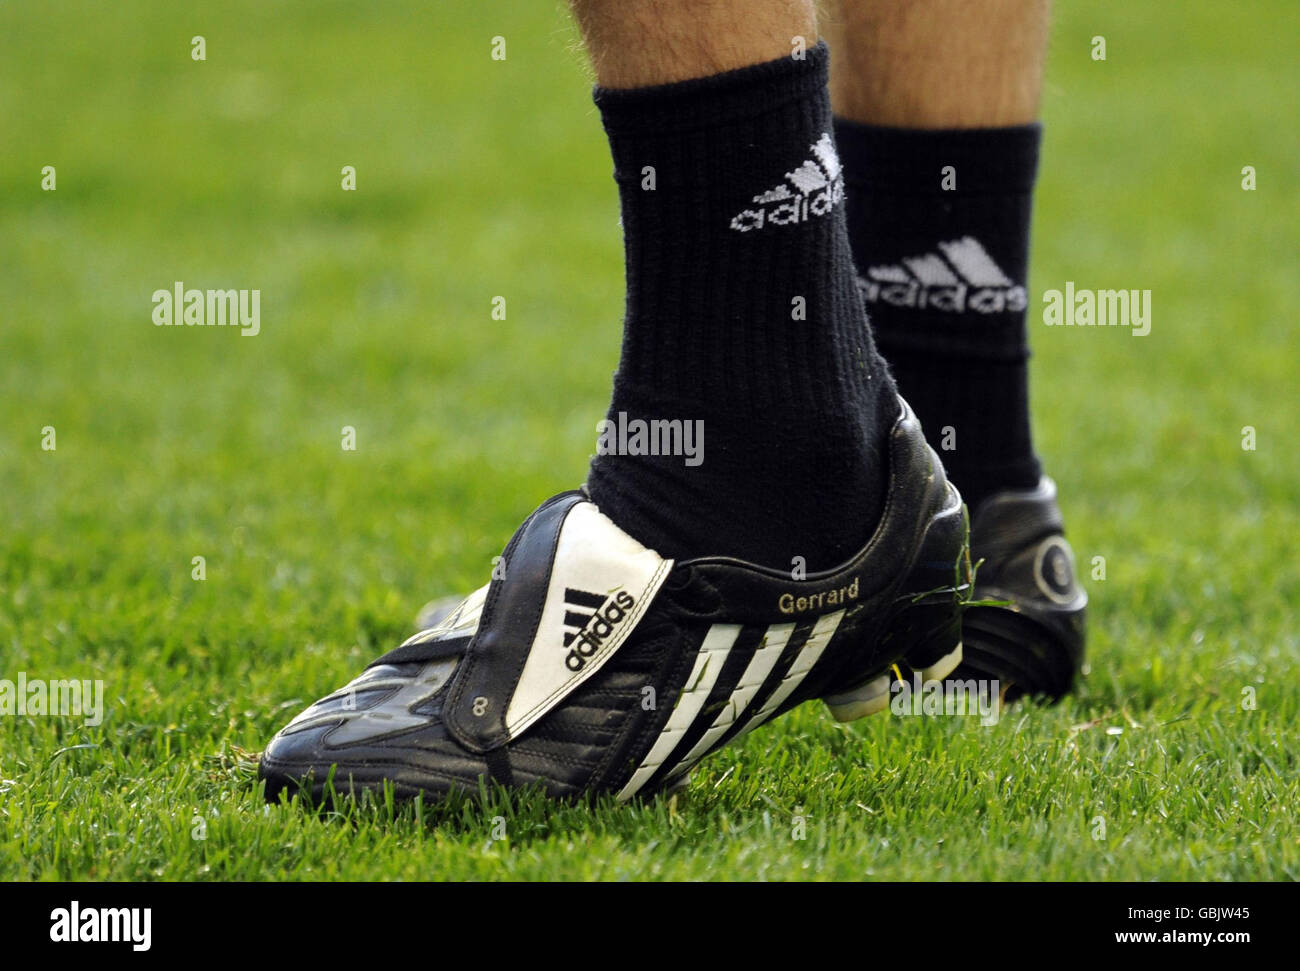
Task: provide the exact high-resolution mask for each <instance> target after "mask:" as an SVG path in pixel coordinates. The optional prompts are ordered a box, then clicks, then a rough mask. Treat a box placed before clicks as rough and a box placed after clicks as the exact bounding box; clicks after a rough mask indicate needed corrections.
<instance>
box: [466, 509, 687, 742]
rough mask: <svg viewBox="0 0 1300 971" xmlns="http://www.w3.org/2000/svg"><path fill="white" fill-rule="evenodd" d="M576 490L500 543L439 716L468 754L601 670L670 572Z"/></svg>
mask: <svg viewBox="0 0 1300 971" xmlns="http://www.w3.org/2000/svg"><path fill="white" fill-rule="evenodd" d="M672 565H673V561H672V560H666V559H664V558H663V557H661V556H660V555H659V554H658V553H656V552H655V551H654V550H650V549H647V548H646V547H644V546H642V545H641V544H640V543H638V542H637V541H636V540H635V539H633V538H632V537H631V536H628V535H627V533H625V532H623V530H621V529H619V528H618V526H616V525H615V524H614V523H613V521H612V520H610V519H609V517H607V516H605V515H604V514H603V513H601V512H600V510H599V509H597V508H596V506H595V504H594V503H592V502H591V501H590V500H588V499H586V498H585V497H584V496H583V495H581V494H580V493H576V492H573V493H565V494H563V495H560V496H557V497H555V498H554V499H552V500H550V501H549V502H547V503H545V504H543V505H542V506H541V508H539V509H538V510H537V512H535V513H533V515H532V516H531V517H529V519H528V521H527V522H526V523H524V525H523V526H522V527H521V528H520V530H519V532H518V533H516V534H515V537H514V539H513V540H511V542H510V545H509V546H508V547H507V548H506V554H505V556H504V557H503V560H502V563H501V567H502V569H501V570H500V571H499V576H498V578H497V579H495V580H493V581H492V584H491V586H490V587H489V589H488V595H487V601H486V603H485V604H484V607H483V614H482V617H481V619H480V622H479V625H478V630H477V632H476V633H475V635H474V638H473V640H472V641H470V643H469V646H468V649H467V651H466V654H465V660H464V661H463V662H462V663H461V665H460V668H459V670H458V671H457V672H456V676H455V679H454V680H453V682H452V685H451V690H450V694H449V696H448V700H447V705H446V708H445V709H444V712H445V713H444V718H445V720H446V724H447V728H448V730H449V731H450V732H451V733H452V735H453V736H454V737H455V738H456V739H457V740H458V741H459V742H460V743H461V744H462V745H464V746H465V747H466V748H468V749H470V750H471V751H476V752H485V751H489V750H491V749H493V748H497V747H499V746H501V745H504V744H505V743H506V742H508V741H509V740H510V739H512V738H515V737H516V736H518V735H520V734H521V733H522V732H524V731H526V730H527V729H528V728H529V726H531V725H532V724H534V723H535V722H536V721H537V720H538V719H540V718H541V717H542V716H543V715H545V714H546V713H547V712H548V711H550V710H551V709H552V708H554V707H555V706H556V705H558V704H559V703H560V702H561V701H563V700H564V698H566V697H567V696H568V695H569V694H570V693H571V692H572V691H573V690H574V689H575V688H577V687H578V685H580V684H582V683H583V682H584V681H586V680H587V679H588V678H590V677H591V676H592V675H594V674H595V673H596V672H597V671H598V670H600V668H601V667H603V666H604V665H605V664H606V663H607V662H608V661H609V659H610V658H611V657H613V655H614V653H615V652H616V651H617V650H618V648H619V647H620V645H622V644H623V643H625V642H626V641H627V639H628V637H629V636H630V635H631V633H632V631H633V630H634V629H635V628H636V626H637V624H638V623H639V622H640V621H641V619H642V618H643V617H644V616H645V613H646V610H647V609H648V608H649V606H650V603H651V601H653V600H654V598H655V595H656V594H657V593H658V591H659V587H660V586H661V585H662V584H663V582H664V579H665V578H666V577H667V576H668V573H669V571H670V570H671V569H672Z"/></svg>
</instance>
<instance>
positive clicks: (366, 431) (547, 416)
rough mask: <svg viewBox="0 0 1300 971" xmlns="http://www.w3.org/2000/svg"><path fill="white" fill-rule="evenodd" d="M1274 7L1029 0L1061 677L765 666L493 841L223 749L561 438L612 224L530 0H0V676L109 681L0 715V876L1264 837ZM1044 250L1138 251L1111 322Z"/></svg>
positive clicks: (1280, 465) (1297, 210)
mask: <svg viewBox="0 0 1300 971" xmlns="http://www.w3.org/2000/svg"><path fill="white" fill-rule="evenodd" d="M195 35H202V36H203V37H204V38H205V41H206V53H207V59H206V61H203V62H195V61H193V60H192V59H191V57H190V50H191V46H190V39H191V37H193V36H195ZM498 35H499V36H503V37H505V38H506V43H507V58H506V60H504V61H494V60H492V59H491V58H490V56H489V54H490V47H491V42H492V38H493V37H494V36H498ZM1094 35H1103V36H1104V37H1105V38H1106V43H1107V55H1108V56H1107V60H1106V61H1105V62H1096V61H1093V60H1092V59H1091V57H1090V53H1091V49H1092V44H1091V39H1092V37H1093V36H1094ZM1297 38H1300V8H1297V7H1296V5H1295V4H1294V3H1291V2H1289V0H1267V2H1266V0H1251V2H1245V3H1241V4H1234V5H1224V4H1221V3H1216V2H1213V0H1196V2H1188V3H1183V4H1178V5H1176V6H1172V5H1169V4H1161V3H1156V2H1153V0H1146V2H1134V3H1130V4H1125V5H1122V6H1118V5H1115V6H1112V7H1110V8H1108V9H1104V10H1101V9H1092V8H1089V7H1088V6H1087V5H1084V4H1079V3H1073V2H1063V3H1058V4H1057V10H1056V16H1055V25H1054V29H1053V41H1052V53H1051V57H1050V59H1049V68H1048V84H1047V91H1046V96H1045V106H1044V111H1045V124H1046V143H1045V149H1044V157H1043V164H1042V176H1041V180H1040V189H1039V193H1038V206H1037V216H1036V221H1035V244H1034V263H1033V270H1032V278H1031V281H1030V284H1031V286H1030V294H1031V318H1030V320H1031V339H1032V344H1033V347H1034V350H1035V355H1036V356H1035V363H1034V372H1033V397H1034V404H1035V417H1036V433H1037V442H1038V446H1039V448H1040V451H1041V452H1042V453H1043V455H1044V457H1045V460H1046V463H1047V467H1048V469H1049V471H1050V472H1051V473H1052V475H1054V476H1055V477H1056V479H1057V480H1058V483H1059V485H1060V488H1061V495H1062V500H1063V505H1064V507H1065V511H1066V515H1067V519H1068V522H1069V528H1070V536H1071V539H1072V541H1073V543H1074V546H1075V549H1076V551H1077V552H1078V554H1079V556H1080V559H1081V565H1082V567H1083V570H1084V575H1085V578H1086V577H1087V576H1088V574H1089V573H1090V572H1091V563H1092V559H1093V557H1095V556H1102V557H1105V561H1106V579H1105V580H1104V581H1093V582H1090V584H1089V586H1090V590H1091V593H1092V596H1093V604H1094V606H1093V609H1092V615H1091V618H1092V641H1091V648H1090V650H1091V655H1092V674H1091V677H1090V679H1089V681H1088V684H1087V686H1086V687H1085V689H1084V690H1083V692H1082V694H1081V695H1080V697H1079V698H1077V699H1073V700H1071V701H1069V702H1067V703H1066V704H1064V705H1062V706H1060V707H1059V708H1056V709H1053V710H1051V711H1039V710H1033V709H1025V710H1019V711H1017V712H1016V713H1015V715H1014V717H1008V718H1005V719H1004V720H1003V722H1002V723H1001V725H999V726H998V727H997V728H995V729H992V730H984V729H979V728H977V727H973V726H970V725H965V724H959V723H957V720H942V721H939V720H930V719H915V720H897V719H895V720H890V719H881V720H880V722H881V724H865V725H864V724H859V725H855V726H850V727H840V726H836V725H833V724H831V723H830V721H829V720H828V719H826V718H825V717H824V716H823V715H822V714H821V713H820V712H815V711H812V710H811V709H810V710H806V711H800V712H799V713H797V714H796V715H795V716H793V717H792V718H789V719H786V720H785V721H783V722H782V723H781V724H780V725H779V726H777V727H774V728H772V729H768V730H765V731H763V732H760V733H758V734H757V735H756V736H754V737H751V738H749V739H748V740H747V741H746V742H745V743H744V744H743V745H742V746H740V747H738V748H737V750H736V751H735V752H734V753H733V752H730V751H729V752H727V753H724V754H722V755H719V756H717V757H715V758H714V759H712V760H711V761H710V762H709V763H708V764H707V765H706V766H705V770H704V771H703V772H701V773H700V774H699V776H698V778H697V781H696V783H695V785H694V787H693V789H692V791H691V793H690V794H689V795H688V796H687V797H686V798H685V800H684V801H682V803H681V804H680V805H677V806H675V807H666V806H663V805H657V806H654V807H650V808H647V809H633V808H629V807H621V808H612V807H603V808H602V809H600V810H598V811H596V812H587V811H580V810H573V809H564V810H553V809H550V808H548V807H546V806H544V805H541V804H537V803H535V802H534V803H525V804H524V805H523V806H522V807H513V808H511V809H510V810H509V812H511V813H512V814H517V816H514V815H512V818H517V819H518V820H519V821H520V822H519V825H518V826H517V827H515V828H513V829H512V834H511V839H510V840H508V841H506V842H505V843H490V842H487V843H485V841H484V840H485V837H484V836H483V832H484V829H485V827H486V823H485V822H484V821H483V819H482V814H481V813H475V812H473V811H470V810H468V809H467V810H466V811H465V812H464V813H462V814H460V815H454V816H448V817H446V818H445V819H443V820H442V825H441V826H440V827H437V828H433V827H431V826H429V825H427V824H420V823H418V822H417V821H415V820H413V819H411V818H407V817H404V816H401V815H400V814H399V816H398V818H397V819H391V818H383V817H382V814H379V815H376V816H375V817H374V818H373V819H372V823H373V825H371V826H368V827H365V828H364V829H362V830H360V831H355V832H354V831H353V830H351V829H349V828H348V827H346V826H330V825H328V824H326V823H322V822H320V821H318V820H314V819H311V818H309V817H307V816H305V815H303V814H301V813H297V812H295V811H286V810H276V811H274V812H273V813H272V814H270V815H269V816H268V815H264V814H263V813H262V811H261V809H260V808H259V807H258V805H257V800H256V794H255V793H254V792H251V791H250V789H249V786H248V784H247V775H248V767H247V764H246V762H244V761H242V755H241V753H242V752H244V751H251V752H256V751H258V750H259V749H260V748H261V746H262V744H263V743H264V742H265V740H266V739H267V738H268V737H269V736H270V734H271V733H272V732H273V731H274V730H275V729H276V728H278V727H279V726H280V725H281V724H282V723H283V722H284V721H285V720H286V719H287V717H288V716H289V715H291V714H292V713H293V712H294V711H296V710H297V709H298V708H300V707H301V706H302V705H303V704H305V703H306V702H308V701H310V700H311V699H313V698H315V697H317V696H319V695H320V694H322V693H323V692H325V691H327V690H330V689H332V688H334V687H336V686H337V685H338V684H340V683H342V682H343V681H345V680H347V679H348V678H350V677H351V676H352V675H353V674H354V673H355V672H356V670H357V669H358V668H359V667H360V666H361V665H362V664H364V663H366V662H367V661H368V660H369V659H370V658H371V657H372V656H373V655H374V654H376V653H377V652H379V651H381V650H383V649H386V648H387V647H389V646H391V645H392V644H394V643H396V641H397V640H399V639H400V638H402V637H403V636H405V634H406V633H407V630H408V626H409V623H410V619H411V617H412V616H413V615H414V612H415V610H416V609H417V608H418V606H419V605H420V604H421V603H422V602H423V601H424V600H426V599H428V598H429V597H430V596H432V595H434V594H438V593H443V592H447V591H455V590H468V589H470V588H472V587H473V586H477V585H478V584H480V583H481V582H483V580H484V578H485V577H486V575H487V573H488V571H489V570H490V563H491V557H492V556H494V555H495V554H497V553H498V552H500V549H501V547H502V545H503V544H504V542H505V540H506V539H507V538H508V536H509V534H510V533H511V531H512V530H513V529H514V527H515V526H516V525H517V524H518V522H519V521H520V520H521V519H522V517H523V516H525V515H526V514H527V513H528V512H529V511H530V510H531V509H532V508H533V507H534V506H535V505H536V504H537V503H538V502H539V501H540V500H542V499H544V498H545V497H547V496H549V495H550V494H552V493H553V492H556V491H558V490H560V489H564V488H570V487H573V486H574V485H576V484H578V483H579V482H580V481H581V480H582V478H583V475H584V474H585V467H586V461H587V457H588V455H589V453H590V452H591V451H592V450H593V442H594V435H595V423H596V421H597V420H599V419H600V418H601V417H602V416H603V413H604V407H605V404H606V401H607V396H608V392H609V381H610V375H611V373H612V371H613V369H614V367H615V365H616V362H617V356H618V346H619V332H620V319H621V314H622V260H621V245H620V231H619V227H618V222H617V220H618V211H617V198H616V193H615V189H614V185H613V182H612V180H611V179H610V163H609V159H608V154H607V148H606V145H605V141H604V137H603V134H602V132H601V130H600V125H599V121H598V119H597V117H596V115H595V112H594V109H593V108H592V106H591V102H590V93H589V80H590V79H589V76H588V72H587V68H586V65H585V63H584V61H583V57H582V54H581V51H580V49H579V48H578V45H577V35H576V32H575V30H574V29H573V27H572V25H571V23H570V21H569V19H568V16H567V14H566V13H565V11H564V8H563V6H562V5H559V4H555V3H539V4H524V3H504V2H500V0H477V2H467V0H440V2H439V3H437V4H436V5H428V6H426V5H421V4H413V3H398V2H378V3H374V4H369V5H364V6H358V5H356V4H345V3H341V2H332V0H328V2H318V3H311V4H308V3H302V2H287V3H280V4H275V5H267V4H264V3H252V2H228V3H222V4H216V3H212V2H198V3H189V4H185V5H179V4H169V3H163V2H161V0H137V2H131V3H127V4H124V5H117V6H109V5H103V4H92V3H86V2H65V0H51V2H44V3H40V4H34V3H14V2H0V227H2V228H0V299H2V300H3V303H2V304H0V677H7V678H13V677H15V674H16V672H18V671H26V672H27V673H28V675H29V676H30V677H50V678H55V677H85V678H102V679H103V680H104V681H105V683H106V691H107V696H108V701H109V705H110V712H109V714H108V717H107V719H106V721H105V724H104V725H103V726H102V727H100V728H98V729H94V730H89V729H81V728H79V727H78V726H77V724H75V723H74V721H73V720H66V721H62V720H58V719H19V718H0V877H9V878H13V877H64V878H77V877H85V876H97V877H118V878H131V879H136V878H147V877H149V876H167V877H170V878H182V879H183V878H190V877H196V876H220V877H252V878H256V877H277V876H283V875H291V876H317V877H319V876H350V877H359V878H384V877H389V876H406V877H437V876H480V877H491V876H534V877H536V876H544V877H550V878H565V877H583V876H625V877H653V876H677V877H700V878H718V877H732V878H748V877H792V876H809V875H823V876H837V877H850V878H851V877H854V876H866V875H874V876H878V877H894V878H911V877H930V876H948V877H964V878H990V877H993V878H996V877H1010V878H1022V879H1023V878H1035V877H1056V878H1065V879H1101V878H1107V877H1125V878H1180V877H1203V878H1250V877H1271V878H1279V877H1285V878H1291V879H1294V878H1296V877H1297V876H1300V827H1297V825H1296V823H1295V819H1294V812H1295V807H1296V805H1297V802H1298V800H1297V793H1298V789H1297V782H1296V778H1297V763H1298V762H1300V759H1298V758H1297V734H1296V728H1295V725H1296V719H1297V714H1300V687H1297V683H1296V658H1297V654H1298V653H1300V651H1298V649H1297V648H1298V645H1297V634H1296V615H1297V605H1298V604H1300V570H1298V569H1297V556H1296V553H1295V544H1296V542H1297V538H1298V537H1300V512H1298V510H1300V474H1298V473H1300V456H1298V455H1297V437H1296V429H1297V425H1298V422H1300V395H1298V394H1297V392H1296V383H1297V382H1296V378H1297V363H1296V362H1297V357H1298V354H1297V352H1298V351H1300V341H1298V340H1297V338H1296V335H1295V326H1296V325H1295V308H1296V307H1297V306H1298V305H1300V273H1298V272H1297V251H1298V244H1300V203H1298V200H1300V193H1298V192H1297V181H1298V178H1297V177H1298V176H1300V134H1298V133H1297V128H1296V125H1295V119H1296V118H1297V117H1300V83H1298V82H1300V69H1297V66H1296V65H1297V54H1298V53H1300V51H1298V50H1297V48H1298V47H1300V41H1298V40H1297ZM46 165H53V166H55V167H56V170H57V190H56V191H53V192H44V191H41V187H40V184H41V170H42V167H43V166H46ZM345 165H352V166H355V167H356V171H357V191H355V192H344V191H342V190H341V188H340V180H341V178H342V176H341V174H340V170H341V168H342V167H343V166H345ZM1245 165H1252V166H1254V167H1255V169H1256V171H1257V179H1258V189H1257V190H1256V191H1254V192H1246V191H1243V190H1242V188H1241V179H1242V175H1241V169H1242V167H1243V166H1245ZM177 280H182V281H184V282H185V284H186V285H187V286H191V287H198V288H203V289H206V288H208V287H215V288H228V287H229V288H249V289H253V288H257V289H260V290H261V292H262V303H261V308H262V325H261V326H262V329H261V333H260V334H259V335H258V336H257V337H250V338H246V337H241V336H240V335H239V333H238V332H237V331H236V330H233V329H218V328H183V327H182V328H161V327H155V326H153V324H152V322H151V320H150V313H151V310H152V305H151V302H150V295H151V294H152V292H153V291H154V290H156V289H159V288H169V287H170V286H171V285H172V284H173V283H174V281H177ZM1067 280H1072V281H1074V282H1075V284H1076V285H1077V286H1079V287H1089V288H1098V289H1100V288H1136V289H1150V290H1151V291H1152V294H1153V307H1154V315H1153V324H1152V330H1151V333H1150V335H1149V336H1147V337H1143V338H1134V337H1132V336H1130V334H1129V333H1128V332H1127V331H1126V330H1125V329H1122V328H1114V329H1108V330H1100V329H1074V328H1068V329H1067V328H1047V327H1044V326H1043V325H1042V322H1041V316H1040V314H1039V311H1040V309H1041V303H1040V302H1039V301H1040V299H1041V294H1042V292H1043V290H1045V289H1050V288H1061V287H1063V286H1064V283H1065V281H1067ZM498 295H500V296H504V297H506V300H507V311H508V312H507V319H506V320H505V321H494V320H492V319H491V313H490V311H491V300H492V298H493V297H494V296H498ZM903 390H904V393H906V389H905V388H904V389H903ZM1247 425H1249V426H1252V427H1254V428H1255V429H1256V433H1257V441H1258V445H1257V449H1256V450H1255V451H1244V450H1243V449H1242V447H1241V441H1242V428H1243V426H1247ZM45 426H53V427H54V428H55V430H56V434H57V450H56V451H52V452H50V451H43V450H42V449H41V447H40V443H41V437H42V429H43V428H44V427H45ZM343 426H353V427H354V428H355V429H356V430H357V443H358V448H357V451H355V452H345V451H343V450H342V449H341V448H340V434H341V429H342V427H343ZM200 555H201V556H204V557H205V558H206V563H207V567H206V568H207V579H206V580H205V581H203V582H196V581H194V580H192V579H191V569H192V567H191V560H192V557H194V556H200ZM1247 686H1249V687H1252V688H1254V689H1255V690H1256V691H1257V696H1258V708H1257V710H1255V711H1252V712H1244V711H1242V710H1241V706H1240V704H1239V702H1240V700H1241V697H1242V694H1241V692H1242V689H1243V688H1244V687H1247ZM913 721H915V722H917V724H912V722H913ZM922 722H924V724H922ZM1080 726H1087V727H1080ZM1108 727H1118V728H1120V729H1121V733H1120V734H1118V735H1108V734H1105V731H1106V729H1107V728H1108ZM74 744H86V745H92V746H94V747H93V748H83V749H75V750H72V751H68V752H62V753H60V754H57V755H56V753H59V752H60V750H61V749H62V748H63V747H65V746H70V745H74ZM796 806H797V807H800V808H802V809H803V810H804V811H805V812H810V813H812V814H813V815H812V817H811V820H812V822H811V823H810V826H811V829H810V834H811V835H810V840H809V841H808V842H807V843H792V842H791V841H790V839H789V826H788V823H787V822H783V821H782V820H783V817H784V816H788V815H789V814H790V813H792V812H793V811H794V808H795V807H796ZM864 807H865V811H864ZM196 813H197V814H199V815H201V816H203V817H204V818H205V819H209V820H214V821H215V822H213V827H214V829H213V832H212V834H210V837H209V839H207V840H206V841H195V840H193V839H191V838H190V830H191V825H190V823H191V817H192V816H194V815H195V814H196ZM1099 814H1100V815H1104V816H1105V817H1106V818H1108V819H1110V820H1111V835H1110V836H1109V837H1108V840H1107V841H1102V842H1099V841H1096V840H1093V839H1091V837H1090V835H1089V834H1090V829H1089V826H1088V822H1089V820H1091V819H1092V818H1094V817H1095V816H1097V815H1099ZM774 819H775V820H776V822H775V823H774V822H773V820H774ZM575 846H576V847H578V848H580V849H581V850H582V852H581V853H579V854H577V855H575V854H574V847H575Z"/></svg>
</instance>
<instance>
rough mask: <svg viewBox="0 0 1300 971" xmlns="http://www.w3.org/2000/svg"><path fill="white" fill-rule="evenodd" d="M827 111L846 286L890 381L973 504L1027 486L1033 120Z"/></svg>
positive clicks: (1034, 466)
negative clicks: (889, 122) (943, 126)
mask: <svg viewBox="0 0 1300 971" xmlns="http://www.w3.org/2000/svg"><path fill="white" fill-rule="evenodd" d="M835 124H836V137H837V139H838V141H839V145H840V152H841V157H842V158H843V160H844V179H845V184H846V187H847V192H848V202H847V205H848V222H849V238H850V239H851V240H852V243H853V256H854V259H855V261H856V263H857V267H858V273H859V285H860V287H861V288H862V296H863V299H864V301H865V303H866V308H867V312H868V314H870V316H871V323H872V328H873V331H874V333H875V335H876V340H877V341H878V343H879V346H880V350H881V352H882V353H883V354H884V355H885V357H886V359H887V360H888V361H889V364H890V368H891V370H892V371H893V373H894V377H895V378H896V380H897V381H898V387H899V391H900V393H901V394H902V395H903V397H904V398H906V399H907V401H908V403H909V404H910V405H911V406H912V407H913V409H914V410H915V411H916V414H917V417H919V418H920V419H921V424H922V425H923V426H924V427H925V432H926V436H927V437H928V438H929V440H930V443H931V445H933V447H934V448H935V450H936V451H937V452H939V455H940V457H941V458H942V459H943V463H944V467H945V468H946V469H947V471H948V474H949V475H950V476H951V478H952V481H953V482H954V483H956V485H957V487H958V488H959V489H960V490H961V492H962V496H963V497H964V498H965V499H966V501H967V503H968V504H969V505H970V506H971V508H972V509H973V508H975V507H976V506H977V505H978V504H979V503H980V501H981V500H982V499H984V498H985V497H987V496H989V495H990V494H992V493H994V492H997V491H998V490H1000V489H1007V488H1028V487H1032V486H1034V485H1035V484H1037V482H1038V477H1039V473H1040V468H1039V464H1038V459H1037V457H1036V456H1035V455H1034V449H1033V443H1032V441H1031V438H1030V433H1029V392H1028V359H1029V349H1028V344H1027V335H1026V332H1025V313H1026V306H1027V293H1026V289H1025V283H1026V269H1027V264H1028V259H1029V218H1030V210H1031V203H1032V193H1033V184H1034V176H1035V173H1036V169H1037V165H1038V143H1039V134H1040V130H1039V126H1037V125H1025V126H1020V127H1015V128H989V129H968V130H956V131H927V130H913V129H902V128H880V127H876V126H873V125H860V124H855V123H852V122H846V121H843V120H839V119H837V120H836V123H835ZM949 166H950V167H951V168H948V167H949ZM945 186H951V188H947V187H945Z"/></svg>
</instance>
